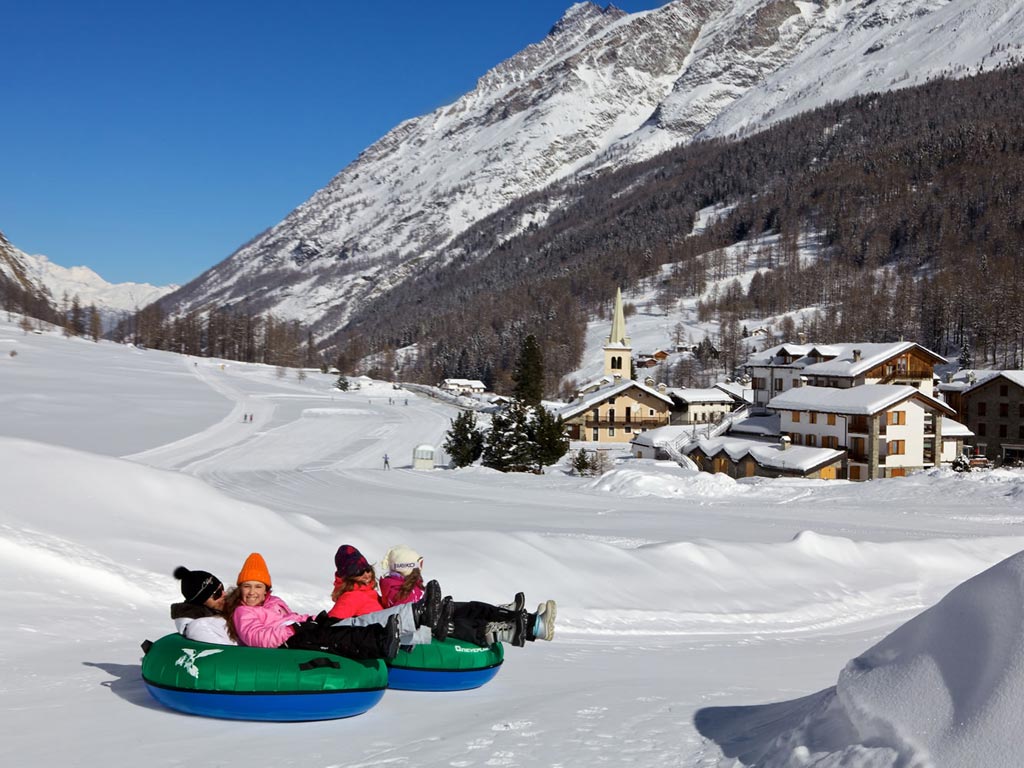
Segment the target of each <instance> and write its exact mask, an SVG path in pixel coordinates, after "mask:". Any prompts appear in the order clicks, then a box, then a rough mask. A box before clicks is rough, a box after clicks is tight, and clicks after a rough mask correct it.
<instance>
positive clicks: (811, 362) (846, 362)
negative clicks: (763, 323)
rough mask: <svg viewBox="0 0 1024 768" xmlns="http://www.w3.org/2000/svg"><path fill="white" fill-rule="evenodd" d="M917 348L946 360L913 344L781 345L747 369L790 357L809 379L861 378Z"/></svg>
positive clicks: (761, 354)
mask: <svg viewBox="0 0 1024 768" xmlns="http://www.w3.org/2000/svg"><path fill="white" fill-rule="evenodd" d="M914 348H916V349H918V350H920V351H922V352H924V353H925V354H926V355H929V356H931V357H932V358H934V360H935V362H936V363H938V362H942V361H944V359H945V358H942V357H941V356H939V355H937V354H935V353H934V352H932V351H931V350H930V349H926V348H925V347H922V346H921V345H920V344H915V343H914V342H912V341H897V342H891V343H869V342H865V343H856V344H853V343H844V344H814V345H806V344H779V345H778V346H775V347H771V348H770V349H766V350H764V351H763V352H759V353H758V354H756V355H752V356H751V357H750V358H749V359H748V360H747V365H750V366H758V365H762V366H763V365H772V364H773V361H774V360H775V358H776V357H779V356H781V355H788V356H792V357H794V358H795V359H794V360H793V362H791V363H788V364H787V365H790V366H792V367H793V368H800V369H803V371H804V373H805V374H806V375H809V376H859V375H860V374H862V373H866V372H867V371H870V370H871V369H872V368H874V367H876V366H878V365H881V364H882V363H884V362H885V361H886V360H889V359H891V358H893V357H896V355H899V354H902V353H904V352H906V351H908V350H910V349H914ZM858 355H859V358H860V359H857V360H855V359H854V358H855V357H857V356H858Z"/></svg>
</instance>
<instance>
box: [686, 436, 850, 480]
mask: <svg viewBox="0 0 1024 768" xmlns="http://www.w3.org/2000/svg"><path fill="white" fill-rule="evenodd" d="M697 447H698V448H700V449H701V450H702V451H704V453H705V454H707V455H708V456H714V455H715V454H718V453H722V452H724V453H725V454H727V455H728V456H729V458H730V459H732V460H733V461H734V462H735V461H740V460H741V459H743V457H744V456H747V455H749V456H750V457H751V458H753V459H754V461H756V462H757V463H758V464H760V465H761V466H764V467H771V468H772V469H779V470H786V471H796V472H811V471H813V470H815V469H817V468H818V467H822V466H825V465H826V464H831V463H832V462H834V461H838V460H839V459H841V458H842V457H843V454H844V453H845V451H837V450H835V449H833V448H809V447H807V446H802V445H795V446H790V447H788V448H783V447H782V445H781V443H780V442H779V441H777V440H773V441H771V442H767V441H764V440H753V439H750V438H742V437H731V436H724V437H705V438H701V439H699V440H698V441H697Z"/></svg>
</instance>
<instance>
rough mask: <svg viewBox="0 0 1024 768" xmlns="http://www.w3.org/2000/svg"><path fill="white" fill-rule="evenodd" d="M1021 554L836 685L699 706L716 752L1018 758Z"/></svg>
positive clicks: (1023, 750)
mask: <svg viewBox="0 0 1024 768" xmlns="http://www.w3.org/2000/svg"><path fill="white" fill-rule="evenodd" d="M1022 702H1024V553H1018V554H1016V555H1013V556H1011V557H1009V558H1007V559H1006V560H1004V561H1003V562H1001V563H999V564H997V565H995V566H993V567H992V568H989V569H988V570H986V571H984V572H983V573H981V574H979V575H977V576H975V577H974V578H972V579H969V580H968V581H966V582H964V583H963V584H961V585H960V586H958V587H957V588H956V589H954V590H953V591H952V592H950V593H949V594H948V595H947V596H946V597H945V598H943V599H942V600H941V601H940V602H939V603H938V604H936V605H935V606H933V607H932V608H929V609H928V610H926V611H925V612H924V613H921V614H920V615H918V616H917V617H915V618H914V619H911V620H910V621H908V622H907V623H906V624H904V625H902V626H901V627H900V628H899V629H897V630H896V631H895V632H892V633H891V634H890V635H888V636H887V637H885V638H884V639H883V640H882V641H880V642H879V643H878V644H876V645H875V646H874V647H872V648H870V649H869V650H868V651H866V652H865V653H863V654H862V655H860V656H858V657H857V658H855V659H853V660H852V661H850V662H849V663H848V664H847V665H846V667H845V668H844V669H843V670H842V672H841V673H840V675H839V681H838V683H837V684H836V686H835V687H834V688H830V689H827V690H825V691H821V692H819V693H817V694H814V695H813V696H809V697H805V698H802V699H797V700H795V701H790V702H780V703H776V704H768V705H764V706H758V707H714V708H707V709H703V710H700V711H699V712H698V713H697V715H696V717H695V723H696V725H697V728H698V729H699V730H700V731H701V733H702V734H704V735H705V736H708V737H710V738H712V739H714V740H715V741H716V742H718V744H719V745H720V746H721V748H722V750H723V752H724V753H725V754H726V755H727V756H730V757H738V758H739V759H740V760H741V761H743V762H744V763H745V764H756V765H757V766H759V767H760V768H795V767H796V766H805V765H814V766H819V767H823V766H827V767H828V768H855V767H856V768H865V767H866V766H870V767H871V768H897V766H906V767H907V768H911V767H913V768H927V767H930V766H943V768H975V767H976V766H981V765H984V766H1016V765H1024V741H1022V740H1021V739H1020V734H1019V727H1020V726H1019V723H1020V710H1021V705H1022Z"/></svg>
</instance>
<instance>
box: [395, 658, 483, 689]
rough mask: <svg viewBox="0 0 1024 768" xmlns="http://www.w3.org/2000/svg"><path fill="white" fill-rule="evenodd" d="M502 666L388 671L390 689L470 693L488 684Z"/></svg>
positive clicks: (397, 669) (397, 668)
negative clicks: (473, 689) (471, 690)
mask: <svg viewBox="0 0 1024 768" xmlns="http://www.w3.org/2000/svg"><path fill="white" fill-rule="evenodd" d="M499 669H501V665H500V664H499V665H498V666H494V667H489V668H487V669H470V670H445V669H402V668H399V667H391V669H390V670H388V688H394V689H395V690H398V691H468V690H470V689H472V688H479V687H480V686H481V685H483V684H484V683H488V682H490V681H491V680H493V679H494V676H495V675H497V674H498V670H499Z"/></svg>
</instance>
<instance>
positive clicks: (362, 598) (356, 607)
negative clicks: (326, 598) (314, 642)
mask: <svg viewBox="0 0 1024 768" xmlns="http://www.w3.org/2000/svg"><path fill="white" fill-rule="evenodd" d="M340 583H341V579H339V578H335V579H334V586H335V587H337V586H338V585H339V584H340ZM383 607H384V606H383V605H381V603H380V597H379V596H378V595H377V588H376V587H375V586H373V585H372V584H365V585H363V584H357V585H356V586H355V587H353V588H352V589H350V590H349V591H348V592H342V594H341V596H340V597H339V598H338V599H337V600H336V601H335V603H334V607H333V608H331V610H329V611H328V612H327V615H328V616H330V617H331V618H334V619H350V618H352V617H353V616H362V615H363V614H365V613H373V612H374V611H379V610H381V609H382V608H383Z"/></svg>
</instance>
